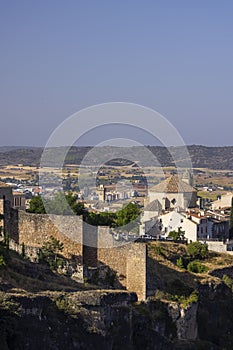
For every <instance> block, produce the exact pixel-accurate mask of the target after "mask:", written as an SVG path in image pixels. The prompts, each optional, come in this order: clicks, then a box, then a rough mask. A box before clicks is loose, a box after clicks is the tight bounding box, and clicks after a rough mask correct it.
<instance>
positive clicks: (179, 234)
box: [168, 227, 185, 241]
mask: <svg viewBox="0 0 233 350" xmlns="http://www.w3.org/2000/svg"><path fill="white" fill-rule="evenodd" d="M184 236H185V231H182V230H181V227H179V228H178V231H170V232H169V235H168V237H171V238H173V240H174V241H179V240H184V239H185V237H184Z"/></svg>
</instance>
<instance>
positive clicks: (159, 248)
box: [153, 244, 166, 257]
mask: <svg viewBox="0 0 233 350" xmlns="http://www.w3.org/2000/svg"><path fill="white" fill-rule="evenodd" d="M153 249H154V251H155V253H156V254H158V255H161V256H164V257H165V253H166V251H165V249H164V248H163V247H162V246H161V245H159V244H158V245H156V246H153Z"/></svg>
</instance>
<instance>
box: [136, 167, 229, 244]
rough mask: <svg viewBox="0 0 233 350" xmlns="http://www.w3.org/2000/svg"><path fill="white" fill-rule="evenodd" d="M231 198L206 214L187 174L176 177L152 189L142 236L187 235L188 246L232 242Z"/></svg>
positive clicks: (142, 224) (216, 205)
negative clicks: (200, 243) (179, 232)
mask: <svg viewBox="0 0 233 350" xmlns="http://www.w3.org/2000/svg"><path fill="white" fill-rule="evenodd" d="M231 198H232V194H227V195H226V196H223V197H222V198H219V199H218V200H217V201H215V202H213V203H212V209H208V210H203V209H202V208H201V206H200V200H199V199H198V196H197V190H196V189H195V188H194V187H193V182H192V176H191V175H190V173H189V172H188V171H186V172H185V173H184V174H183V175H178V174H174V175H171V176H170V177H169V178H167V179H166V180H165V181H163V182H161V183H160V184H158V185H156V186H154V187H152V188H151V189H150V192H149V194H148V204H147V205H145V207H144V211H143V214H142V216H141V225H140V234H141V235H151V236H156V237H159V238H160V239H167V238H168V237H169V233H170V232H171V231H176V232H178V230H181V231H182V232H185V238H186V239H187V240H188V242H191V241H192V242H193V241H197V240H202V241H224V242H226V241H229V240H230V238H231V237H230V236H229V208H230V206H231Z"/></svg>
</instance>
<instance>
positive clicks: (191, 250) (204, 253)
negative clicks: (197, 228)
mask: <svg viewBox="0 0 233 350" xmlns="http://www.w3.org/2000/svg"><path fill="white" fill-rule="evenodd" d="M187 251H188V255H189V256H190V257H191V258H193V259H206V258H208V256H209V251H208V245H207V244H205V243H204V244H202V243H200V242H192V243H190V244H189V245H188V248H187Z"/></svg>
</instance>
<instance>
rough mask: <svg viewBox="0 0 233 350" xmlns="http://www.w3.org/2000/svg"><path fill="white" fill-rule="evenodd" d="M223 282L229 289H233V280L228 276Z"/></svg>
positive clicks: (225, 276)
mask: <svg viewBox="0 0 233 350" xmlns="http://www.w3.org/2000/svg"><path fill="white" fill-rule="evenodd" d="M222 280H223V282H224V283H225V284H226V285H227V287H229V288H231V289H233V279H232V278H230V277H229V276H227V275H223V278H222Z"/></svg>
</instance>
